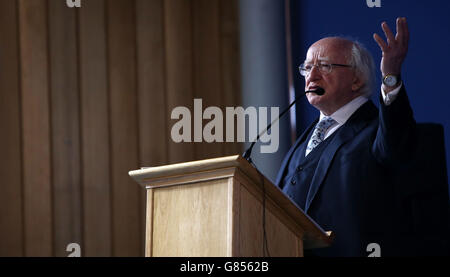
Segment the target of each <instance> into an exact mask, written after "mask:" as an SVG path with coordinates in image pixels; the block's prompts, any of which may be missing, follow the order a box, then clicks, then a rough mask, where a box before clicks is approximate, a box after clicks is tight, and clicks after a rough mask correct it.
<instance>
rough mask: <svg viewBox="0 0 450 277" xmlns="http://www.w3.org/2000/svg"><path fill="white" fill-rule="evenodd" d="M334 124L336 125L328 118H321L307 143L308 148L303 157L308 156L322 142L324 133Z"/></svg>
mask: <svg viewBox="0 0 450 277" xmlns="http://www.w3.org/2000/svg"><path fill="white" fill-rule="evenodd" d="M334 123H336V121H335V120H334V119H332V118H331V117H329V116H325V117H323V118H322V120H320V122H319V123H317V125H316V128H315V129H314V132H313V134H312V136H311V139H310V140H309V142H308V146H307V147H306V151H305V157H306V156H308V154H309V153H310V152H311V151H312V150H313V149H314V148H316V146H317V145H319V144H320V143H321V142H322V141H323V140H324V138H325V132H326V131H327V130H328V128H330V127H331V125H333V124H334Z"/></svg>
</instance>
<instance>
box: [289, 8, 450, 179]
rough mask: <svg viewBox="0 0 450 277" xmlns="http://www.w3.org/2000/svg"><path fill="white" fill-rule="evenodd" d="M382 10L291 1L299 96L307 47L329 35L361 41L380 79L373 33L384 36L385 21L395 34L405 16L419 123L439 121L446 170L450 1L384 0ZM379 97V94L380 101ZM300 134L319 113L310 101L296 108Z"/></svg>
mask: <svg viewBox="0 0 450 277" xmlns="http://www.w3.org/2000/svg"><path fill="white" fill-rule="evenodd" d="M381 5H382V6H381V8H376V7H374V8H369V7H368V6H367V4H366V1H365V0H345V1H336V0H320V1H317V0H291V3H290V9H291V18H290V20H291V39H292V51H293V66H294V83H295V89H296V92H297V93H301V92H302V91H303V89H304V80H303V77H302V76H300V74H299V73H298V70H297V67H298V65H300V64H301V63H302V62H303V60H304V59H305V55H306V51H307V49H308V47H309V46H310V45H311V44H312V43H314V42H315V41H317V40H319V39H321V38H323V37H326V36H335V35H341V36H346V37H348V36H349V37H351V38H354V39H357V40H358V41H360V42H362V43H363V44H364V45H365V46H366V47H367V48H368V49H369V51H371V53H372V54H373V57H374V60H375V64H376V66H377V70H378V71H377V72H378V77H377V78H378V84H381V80H380V75H381V72H380V69H379V67H380V66H379V65H380V61H381V50H380V48H379V46H378V45H377V44H376V42H375V41H374V40H373V38H372V36H373V33H378V34H379V35H380V36H381V37H382V38H385V36H384V33H383V31H382V29H381V23H382V22H383V21H386V22H387V23H388V25H389V27H390V28H391V30H392V31H393V32H394V34H395V20H396V18H397V17H399V16H400V17H406V18H407V21H408V26H409V33H410V42H409V50H408V55H407V57H406V60H405V62H404V64H403V69H402V79H403V82H404V84H405V87H406V90H407V93H408V95H409V99H410V102H411V106H412V108H413V111H414V116H415V119H416V121H417V122H419V123H421V122H433V123H440V124H442V125H443V126H444V130H445V145H446V157H447V172H448V167H449V162H448V161H449V160H450V149H449V145H450V135H449V131H450V108H449V103H450V94H449V93H450V91H449V90H448V89H447V82H448V81H449V80H450V75H449V72H450V53H449V51H450V1H443V0H428V1H410V0H396V1H387V0H381ZM378 96H379V93H374V96H373V99H372V100H374V103H378V99H377V97H378ZM296 110H297V134H298V135H299V134H301V132H303V130H304V129H305V128H306V127H307V126H308V125H309V124H310V123H311V122H312V120H313V119H314V118H315V117H316V116H317V115H318V112H317V110H316V109H315V108H313V107H311V106H310V105H309V104H308V103H307V101H306V99H302V100H301V101H300V103H299V104H297V109H296Z"/></svg>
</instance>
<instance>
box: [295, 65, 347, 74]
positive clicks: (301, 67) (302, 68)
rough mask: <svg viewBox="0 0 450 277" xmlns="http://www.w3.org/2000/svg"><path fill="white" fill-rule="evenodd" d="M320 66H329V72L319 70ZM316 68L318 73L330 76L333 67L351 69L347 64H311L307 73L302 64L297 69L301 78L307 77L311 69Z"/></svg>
mask: <svg viewBox="0 0 450 277" xmlns="http://www.w3.org/2000/svg"><path fill="white" fill-rule="evenodd" d="M321 65H330V70H329V71H324V70H322V69H321V67H320V66H321ZM315 66H317V68H318V69H319V71H320V73H322V74H330V73H331V72H332V71H333V67H335V66H338V67H339V66H340V67H353V66H352V65H349V64H340V63H320V64H313V65H312V67H311V69H310V70H309V71H307V72H306V70H305V69H304V68H305V63H302V64H301V65H299V67H298V71H299V72H300V75H302V76H303V77H306V76H308V75H309V74H311V71H312V70H313V68H314V67H315ZM302 71H305V72H306V73H305V74H303V73H302Z"/></svg>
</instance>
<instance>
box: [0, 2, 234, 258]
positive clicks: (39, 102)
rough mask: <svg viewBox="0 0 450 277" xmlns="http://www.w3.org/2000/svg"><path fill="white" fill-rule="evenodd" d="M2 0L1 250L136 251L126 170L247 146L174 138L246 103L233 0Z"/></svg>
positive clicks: (140, 221)
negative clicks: (207, 113)
mask: <svg viewBox="0 0 450 277" xmlns="http://www.w3.org/2000/svg"><path fill="white" fill-rule="evenodd" d="M81 3H82V6H81V8H68V7H67V6H66V0H0V256H67V255H68V254H69V252H67V251H66V247H67V245H68V244H69V243H78V244H80V246H81V255H82V256H143V254H144V231H145V230H144V226H145V224H144V223H145V221H144V220H145V217H144V207H145V192H144V190H143V189H142V188H140V187H139V186H138V184H136V183H134V182H133V181H132V180H131V178H130V177H129V176H128V171H129V170H134V169H137V168H139V167H142V166H157V165H163V164H169V163H175V162H182V161H190V160H198V159H203V158H212V157H220V156H224V155H231V154H237V153H241V145H239V144H236V143H211V144H208V143H181V144H176V143H174V142H172V140H171V138H170V129H171V126H172V125H173V124H174V123H175V122H176V121H174V120H171V119H170V113H171V111H172V109H173V108H175V107H177V106H187V107H189V108H192V107H193V99H194V98H202V99H203V107H204V108H205V107H207V106H218V107H220V108H221V109H222V110H223V111H224V110H225V107H227V106H240V103H241V100H240V94H241V93H240V80H239V76H240V72H239V68H240V64H239V30H238V26H239V24H238V10H237V6H238V5H237V0H82V1H81Z"/></svg>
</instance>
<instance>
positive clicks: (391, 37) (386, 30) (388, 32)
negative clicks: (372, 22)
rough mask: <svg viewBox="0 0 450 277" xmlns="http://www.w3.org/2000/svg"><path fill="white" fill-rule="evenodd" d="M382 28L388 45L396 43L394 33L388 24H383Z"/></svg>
mask: <svg viewBox="0 0 450 277" xmlns="http://www.w3.org/2000/svg"><path fill="white" fill-rule="evenodd" d="M381 28H382V29H383V32H384V34H385V35H386V38H387V43H388V44H390V43H394V42H395V38H394V34H392V31H391V29H390V28H389V26H388V25H387V23H386V22H383V23H381Z"/></svg>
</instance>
